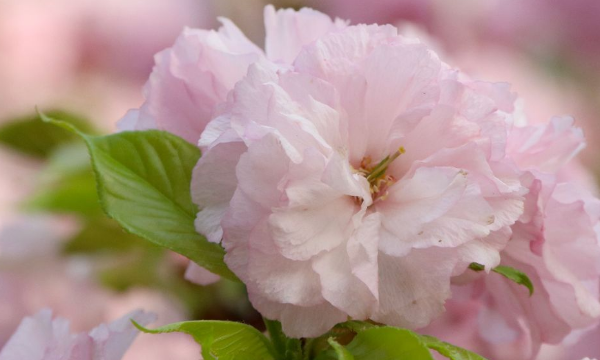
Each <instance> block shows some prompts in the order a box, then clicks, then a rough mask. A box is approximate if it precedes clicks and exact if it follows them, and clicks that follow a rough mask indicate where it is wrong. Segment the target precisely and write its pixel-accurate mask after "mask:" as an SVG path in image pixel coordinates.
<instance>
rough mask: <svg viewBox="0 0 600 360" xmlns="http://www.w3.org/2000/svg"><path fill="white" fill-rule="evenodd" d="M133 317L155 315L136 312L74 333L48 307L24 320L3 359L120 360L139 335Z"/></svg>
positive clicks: (2, 353)
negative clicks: (87, 330) (132, 321)
mask: <svg viewBox="0 0 600 360" xmlns="http://www.w3.org/2000/svg"><path fill="white" fill-rule="evenodd" d="M130 319H134V320H135V321H137V322H139V323H140V324H143V325H147V324H148V323H150V322H152V321H153V320H154V319H155V315H154V314H151V313H145V312H143V311H141V310H137V311H133V312H131V313H129V314H126V315H125V316H123V317H121V318H120V319H118V320H115V321H114V322H112V323H110V324H101V325H99V326H97V327H95V328H94V329H92V330H91V331H90V332H89V333H83V332H81V333H72V332H71V329H70V326H69V321H68V320H67V319H64V318H60V317H56V318H53V316H52V311H51V310H48V309H45V310H42V311H40V312H38V313H37V314H35V315H34V316H31V317H27V318H25V319H23V321H22V322H21V324H20V325H19V327H18V329H17V330H16V331H15V333H14V334H13V336H12V337H11V338H10V340H9V341H8V343H7V344H6V346H4V348H3V349H2V350H0V359H1V360H74V359H76V360H120V359H121V358H122V357H123V354H124V353H125V351H127V348H128V347H129V346H130V344H131V343H132V342H133V340H134V339H135V337H136V336H137V334H138V330H137V329H135V328H134V326H133V324H132V323H131V322H130Z"/></svg>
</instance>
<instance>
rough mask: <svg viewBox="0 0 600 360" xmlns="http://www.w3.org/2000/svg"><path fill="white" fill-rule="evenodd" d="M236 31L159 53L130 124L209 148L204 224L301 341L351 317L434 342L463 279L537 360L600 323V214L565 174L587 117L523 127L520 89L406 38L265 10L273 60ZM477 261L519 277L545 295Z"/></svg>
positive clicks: (306, 14)
mask: <svg viewBox="0 0 600 360" xmlns="http://www.w3.org/2000/svg"><path fill="white" fill-rule="evenodd" d="M222 23H223V26H222V27H221V28H220V29H219V30H216V31H208V30H192V29H188V30H186V31H184V33H183V34H182V35H181V36H180V37H179V39H178V40H177V42H176V44H175V45H174V46H173V47H172V48H170V49H168V50H165V51H163V52H162V53H160V54H159V55H158V56H157V58H156V60H157V62H156V66H155V68H154V71H153V73H152V75H151V77H150V80H149V81H148V83H147V85H146V88H145V96H146V102H145V103H144V104H143V105H142V107H141V108H140V109H138V110H133V111H131V112H129V113H128V115H127V116H126V117H125V118H124V119H123V120H122V121H121V128H122V129H123V130H143V129H149V128H158V129H163V130H167V131H170V132H173V133H175V134H177V135H179V136H181V137H183V138H184V139H186V140H187V141H189V142H192V143H194V144H197V145H198V146H199V147H200V148H201V150H202V152H203V155H202V157H201V159H200V160H199V162H198V164H197V165H196V168H195V170H194V174H193V179H192V185H191V193H192V198H193V200H194V202H195V203H196V204H197V205H198V206H199V208H200V211H199V213H198V216H197V218H196V229H197V230H198V232H199V233H201V234H203V235H205V236H206V237H207V239H208V240H209V241H211V242H215V243H221V244H222V246H223V247H224V248H225V250H226V256H225V262H226V263H227V265H228V266H229V268H230V269H231V270H232V271H233V272H234V273H235V274H236V275H237V276H238V277H239V278H240V279H241V280H242V281H243V282H244V283H245V284H246V286H247V288H248V293H249V297H250V300H251V302H252V304H253V305H254V307H255V308H256V309H257V310H258V311H260V312H261V313H262V314H263V315H264V316H265V317H267V318H270V319H277V320H279V321H281V323H282V325H283V329H284V331H285V332H286V333H287V334H288V335H290V336H294V337H314V336H318V335H321V334H323V333H324V332H326V331H327V330H328V329H330V328H331V327H332V326H333V325H335V324H336V323H338V322H342V321H345V320H347V319H348V318H352V319H361V320H366V319H370V320H373V321H376V322H380V323H385V324H390V325H395V326H402V327H409V328H421V327H424V326H426V325H428V324H429V323H430V322H431V321H432V320H434V319H435V318H437V317H439V316H440V315H441V314H442V313H443V312H444V304H445V303H446V302H447V301H448V299H450V298H451V295H452V292H451V284H452V282H454V283H457V282H468V283H470V285H469V286H477V287H478V289H479V296H482V297H485V299H488V300H486V301H489V302H488V303H486V304H487V305H489V306H488V307H486V309H487V310H486V311H487V314H492V312H494V314H496V315H494V317H493V318H494V321H495V322H494V323H495V324H501V323H502V324H504V323H506V324H507V326H508V327H509V328H511V329H512V330H511V331H514V332H515V333H517V334H526V335H525V336H526V337H527V339H528V340H527V341H530V342H531V343H532V344H534V345H532V346H531V354H534V353H535V352H536V351H537V350H536V349H537V348H538V347H539V344H540V343H541V342H557V341H560V340H561V339H562V338H563V337H564V336H566V335H567V334H568V333H569V332H570V331H571V329H574V328H582V327H586V326H589V325H591V324H592V323H594V322H595V320H596V319H597V318H598V317H599V316H600V306H599V305H598V300H597V299H598V294H597V288H598V274H599V271H598V269H597V266H596V264H597V263H598V261H597V260H598V256H599V254H598V243H597V234H596V232H595V230H596V227H597V223H598V219H599V216H600V213H599V212H598V210H599V209H598V200H596V199H595V198H593V197H592V196H591V195H589V194H587V193H586V192H585V191H583V190H581V191H580V190H577V187H576V186H575V185H572V184H570V183H559V182H558V181H557V180H556V176H557V174H558V172H559V171H560V170H561V168H562V167H563V166H564V165H565V164H566V163H567V162H568V161H569V160H570V159H571V158H572V157H573V156H574V155H575V154H576V153H577V151H578V150H579V149H581V147H582V146H583V138H582V135H581V132H580V131H579V130H578V129H576V128H574V127H573V123H572V119H570V118H555V119H553V120H552V121H551V122H550V123H548V124H544V125H537V126H528V125H524V124H519V126H516V125H515V124H514V122H515V121H514V120H515V119H516V118H517V117H519V118H521V115H520V114H518V113H517V112H516V111H515V109H514V107H513V104H514V101H515V99H516V95H515V94H514V93H511V92H510V86H509V85H508V84H505V83H488V82H482V81H476V80H473V79H471V78H469V77H468V76H467V75H465V74H463V73H461V72H460V71H458V70H457V69H454V68H452V67H450V66H449V65H447V64H446V63H444V62H443V61H441V60H440V59H439V58H438V56H437V55H436V54H435V53H434V52H433V51H432V50H431V49H429V48H428V47H427V46H426V45H425V44H423V43H421V42H420V41H418V40H415V39H410V38H405V37H403V36H402V35H401V34H398V31H397V29H396V28H395V27H393V26H378V25H356V26H350V25H349V24H347V23H346V22H343V21H341V20H331V19H330V18H329V17H327V16H326V15H324V14H321V13H319V12H316V11H313V10H310V9H302V10H300V11H293V10H279V11H275V10H274V8H273V7H270V6H268V7H267V8H266V9H265V24H266V30H267V36H266V41H265V43H266V47H265V48H266V50H265V51H263V50H261V49H259V48H258V47H257V46H255V45H254V44H252V43H251V42H250V41H249V40H248V39H247V38H246V37H245V36H244V35H243V34H242V32H241V31H240V30H239V29H238V28H237V27H236V26H235V25H234V24H232V23H231V22H230V21H228V20H222ZM536 123H539V121H537V122H536ZM472 262H477V263H479V264H482V265H484V266H485V269H486V272H488V273H489V271H490V270H491V269H492V268H494V267H495V266H497V265H500V264H502V265H507V266H513V267H515V268H518V269H520V270H522V271H524V272H525V273H527V274H528V275H529V276H530V277H531V279H532V281H533V282H534V285H535V291H536V292H535V294H534V295H533V297H531V298H529V297H528V295H527V291H526V289H525V288H524V287H519V286H518V285H516V284H512V283H510V282H509V281H508V280H507V279H504V278H502V277H501V276H500V275H498V274H476V273H474V272H472V271H471V270H469V269H468V268H469V264H471V263H472ZM192 272H193V271H192ZM196 273H201V272H197V271H196ZM204 275H206V274H204ZM204 277H205V278H206V276H204ZM453 301H454V300H453ZM487 305H486V306H487ZM549 314H552V316H549ZM543 315H548V316H543ZM490 316H491V315H490ZM498 319H501V320H498ZM515 336H517V335H515ZM519 336H520V335H519Z"/></svg>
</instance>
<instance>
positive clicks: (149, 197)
mask: <svg viewBox="0 0 600 360" xmlns="http://www.w3.org/2000/svg"><path fill="white" fill-rule="evenodd" d="M41 116H42V119H43V120H44V121H47V122H51V123H53V124H55V125H58V126H61V127H63V128H65V129H68V130H70V131H74V132H76V133H78V134H79V135H80V136H81V137H82V138H83V140H85V142H86V145H87V147H88V150H89V153H90V156H91V158H92V167H93V169H94V173H95V175H96V182H97V186H98V194H99V197H100V203H101V204H102V207H103V209H104V211H105V212H106V213H107V214H108V215H109V216H110V217H112V218H113V219H115V220H116V221H117V222H119V224H121V226H123V228H125V229H126V230H127V231H129V232H131V233H133V234H135V235H138V236H140V237H142V238H144V239H146V240H148V241H150V242H152V243H154V244H156V245H159V246H161V247H164V248H167V249H170V250H172V251H175V252H177V253H179V254H182V255H184V256H186V257H188V258H189V259H190V260H192V261H194V262H195V263H197V264H198V265H200V266H203V267H205V268H206V269H208V270H209V271H211V272H213V273H215V274H219V275H221V276H223V277H225V278H228V279H232V280H236V279H237V278H236V276H235V275H234V274H233V273H232V272H231V271H230V270H229V269H228V268H227V266H226V265H225V263H224V261H223V256H224V253H225V252H224V250H223V248H221V246H220V245H218V244H213V243H210V242H208V241H207V240H206V238H205V237H204V236H202V235H200V234H198V233H197V232H196V229H195V228H194V219H195V217H196V213H197V211H198V209H197V207H196V205H195V204H194V203H193V202H192V200H191V195H190V181H191V177H192V169H193V168H194V166H195V164H196V162H197V161H198V159H199V158H200V150H199V149H198V148H197V147H195V146H193V145H191V144H190V143H188V142H187V141H185V140H183V139H181V138H179V137H177V136H175V135H173V134H170V133H168V132H164V131H158V130H148V131H139V132H121V133H117V134H112V135H107V136H91V135H87V134H84V133H82V132H80V131H79V130H77V128H75V127H74V126H73V125H71V124H68V123H66V122H63V121H58V120H54V119H51V118H48V117H47V116H45V115H43V114H42V115H41Z"/></svg>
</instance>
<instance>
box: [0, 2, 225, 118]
mask: <svg viewBox="0 0 600 360" xmlns="http://www.w3.org/2000/svg"><path fill="white" fill-rule="evenodd" d="M213 18H214V14H213V12H212V11H211V6H210V4H209V0H178V1H177V2H176V4H175V3H174V2H172V1H169V0H128V1H119V0H107V1H102V2H98V1H93V0H81V1H75V0H56V1H47V0H3V1H2V2H0V53H1V54H2V56H1V57H0V81H1V82H2V84H3V86H2V88H0V109H1V110H0V119H2V118H6V117H10V116H16V115H21V114H22V113H30V112H31V111H33V108H34V106H36V105H38V106H42V107H45V106H53V107H56V106H59V105H64V106H66V107H67V108H68V109H71V110H82V111H83V112H84V113H86V114H88V113H89V114H90V115H92V116H93V117H97V118H101V119H103V122H107V121H113V120H115V119H116V118H118V117H119V115H120V114H122V113H123V112H125V110H126V109H127V108H129V107H131V106H134V105H136V104H137V103H139V101H140V96H141V94H140V91H139V87H140V84H141V83H142V81H143V79H144V78H145V77H146V76H147V75H148V74H149V72H150V70H151V68H152V63H153V60H152V58H153V55H154V54H155V53H156V52H158V51H159V50H161V49H163V48H165V47H166V46H168V45H169V44H170V43H172V41H173V40H174V39H175V37H176V36H177V35H178V34H179V33H180V32H181V30H182V29H183V28H184V27H185V26H193V27H210V26H211V25H212V21H214V20H213ZM124 100H126V101H125V103H124Z"/></svg>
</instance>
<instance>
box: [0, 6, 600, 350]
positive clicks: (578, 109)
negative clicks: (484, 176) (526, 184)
mask: <svg viewBox="0 0 600 360" xmlns="http://www.w3.org/2000/svg"><path fill="white" fill-rule="evenodd" d="M267 3H269V2H267V1H261V0H245V1H239V0H237V1H236V0H103V1H94V0H0V84H1V86H0V127H1V126H2V125H3V124H6V123H8V122H11V121H12V120H14V119H15V118H18V117H21V116H26V115H31V114H32V113H33V112H34V109H35V106H39V107H40V108H42V109H54V108H59V109H64V110H67V111H70V112H74V113H77V114H81V115H83V116H85V117H88V118H90V119H91V120H92V121H93V122H94V124H95V126H96V127H97V128H99V129H101V130H102V131H104V132H109V131H112V130H113V129H114V124H115V122H116V120H117V119H119V118H121V117H122V116H123V115H124V114H125V112H126V111H127V110H128V109H130V108H136V107H138V106H139V105H140V104H141V102H142V86H143V84H144V82H145V81H146V79H147V78H148V76H149V74H150V71H151V69H152V66H153V55H154V54H155V53H156V52H158V51H160V50H162V49H164V48H166V47H169V46H170V45H171V44H172V43H173V41H174V40H175V38H176V37H177V35H178V34H179V33H180V32H181V31H182V29H183V28H184V27H186V26H187V27H201V28H214V27H215V26H217V21H216V17H217V16H225V17H229V18H231V19H232V20H234V21H235V22H236V23H237V24H238V25H239V27H240V28H241V29H242V30H243V31H244V32H245V33H246V34H247V35H248V37H249V38H250V39H251V40H253V41H255V42H256V43H257V44H258V45H259V46H262V43H263V40H262V37H263V23H262V9H263V6H264V5H265V4H267ZM275 5H276V6H293V7H300V6H303V5H305V6H311V7H315V8H316V9H319V10H321V11H324V12H326V13H328V14H330V15H331V16H333V17H336V16H337V17H340V18H343V19H349V20H350V22H351V23H361V22H367V23H371V22H377V23H391V24H394V25H397V26H399V27H400V28H401V29H404V31H405V34H406V35H407V36H417V37H420V38H421V39H422V40H423V41H426V42H429V43H430V44H431V46H433V47H434V48H436V49H437V50H438V51H439V52H440V53H441V54H442V57H443V58H444V59H445V61H447V62H448V63H450V64H452V65H453V66H456V67H459V68H461V69H463V70H464V71H465V72H467V73H469V74H471V75H472V76H473V77H475V78H480V79H484V80H489V81H505V82H509V83H511V84H512V85H513V86H512V89H513V90H514V91H516V92H517V93H518V94H519V95H520V97H522V98H523V100H520V103H519V106H521V107H522V110H523V112H524V113H525V114H526V115H527V116H528V117H529V119H530V120H531V121H532V122H544V121H547V120H548V119H549V118H550V117H551V116H553V115H564V114H571V115H573V116H574V117H575V119H576V122H577V124H578V125H579V126H581V127H582V128H584V130H585V132H586V137H587V139H588V148H587V149H586V150H584V152H583V156H582V162H583V164H584V166H585V168H586V169H587V171H588V173H586V170H581V169H575V170H573V171H580V172H582V174H581V177H582V178H584V179H585V181H586V182H587V183H588V186H589V187H592V188H593V187H595V176H596V175H598V174H599V173H600V162H599V160H600V159H599V158H598V156H597V154H598V152H599V151H600V146H599V145H598V144H599V143H600V142H599V141H598V140H599V139H600V117H599V116H598V115H597V114H599V113H600V1H597V0H529V1H524V0H458V1H448V0H380V1H365V0H327V1H325V0H322V1H320V0H306V1H276V2H275ZM0 164H1V166H2V171H0V347H1V346H2V344H3V343H4V342H6V340H7V338H8V336H9V335H10V334H11V333H12V332H13V331H14V329H15V328H16V326H17V325H18V323H19V321H20V320H21V318H22V317H23V316H27V315H31V314H33V313H35V312H36V311H38V310H39V309H40V308H43V307H52V308H53V309H54V310H55V312H56V313H58V314H59V315H60V316H63V317H66V318H68V319H70V320H71V321H72V324H73V327H74V328H75V330H78V331H82V330H89V329H91V328H92V327H94V326H95V325H96V324H98V323H100V322H105V321H110V320H114V319H116V318H118V317H120V316H122V315H123V314H125V313H127V312H128V311H130V310H131V309H133V308H144V309H146V310H151V311H155V312H156V313H157V314H158V315H159V323H161V324H166V323H169V322H174V321H179V320H183V319H186V318H188V319H189V316H190V314H188V313H186V310H185V309H184V308H183V306H182V304H181V303H180V302H178V301H177V300H174V299H172V298H170V297H169V296H166V295H165V294H163V293H161V292H160V291H158V290H156V289H149V288H143V287H140V288H139V289H134V290H128V291H126V292H122V293H115V292H114V291H111V290H108V289H106V288H103V287H102V286H101V284H99V283H98V282H97V281H95V280H94V278H93V277H92V276H91V274H93V270H94V268H95V266H96V264H95V263H94V262H93V260H90V259H86V258H78V257H65V256H64V255H62V254H61V253H60V251H59V250H58V249H59V247H60V246H61V245H60V244H61V243H64V241H65V239H67V238H68V237H69V236H70V234H72V233H73V232H76V231H77V226H78V224H77V222H73V221H72V220H73V219H70V218H68V217H64V216H58V215H56V214H42V215H39V214H38V215H35V216H32V215H30V214H26V213H24V212H22V211H20V210H19V204H20V203H21V202H22V201H23V200H24V199H26V198H27V197H28V196H29V195H31V193H32V192H33V190H34V188H35V186H36V181H37V180H38V177H39V174H40V171H41V169H42V168H43V167H44V166H45V164H44V162H43V161H41V160H39V159H33V158H30V157H28V156H25V155H22V154H19V153H16V152H15V151H12V150H10V149H8V148H5V147H1V146H0ZM19 247H20V248H19ZM42 250H43V251H42ZM34 265H35V266H34ZM459 320H460V321H457V326H460V325H461V324H463V325H464V323H462V322H461V321H463V320H464V321H466V320H465V319H462V318H461V319H459ZM595 331H596V333H590V334H587V335H583V336H584V339H586V337H587V338H591V339H595V338H594V336H596V335H597V332H598V331H599V330H595ZM570 341H571V342H572V343H574V344H576V343H577V341H578V339H575V338H574V339H571V340H570ZM581 344H582V343H580V345H579V346H578V349H585V350H586V351H587V353H586V354H584V353H583V350H572V349H570V348H568V346H558V347H547V348H545V349H544V353H543V354H542V355H540V356H541V357H540V360H552V359H557V360H558V359H563V360H564V359H567V358H566V356H567V355H566V354H567V353H568V354H570V355H569V356H578V357H577V359H579V358H580V357H581V356H583V355H588V356H592V355H595V356H599V355H600V342H598V341H595V340H592V341H586V342H585V343H583V344H585V345H581ZM459 345H460V344H459ZM579 352H581V356H579ZM197 357H198V347H197V345H195V343H193V342H192V341H190V340H189V339H188V338H186V337H182V336H177V335H171V336H166V335H163V336H154V337H151V336H149V335H145V336H140V338H139V339H138V340H137V341H136V343H134V345H133V347H132V348H131V350H130V352H129V353H128V354H127V355H126V357H125V359H127V360H135V359H146V360H152V359H166V358H169V359H197ZM570 359H571V357H569V358H568V359H567V360H570ZM573 359H575V357H573Z"/></svg>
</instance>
